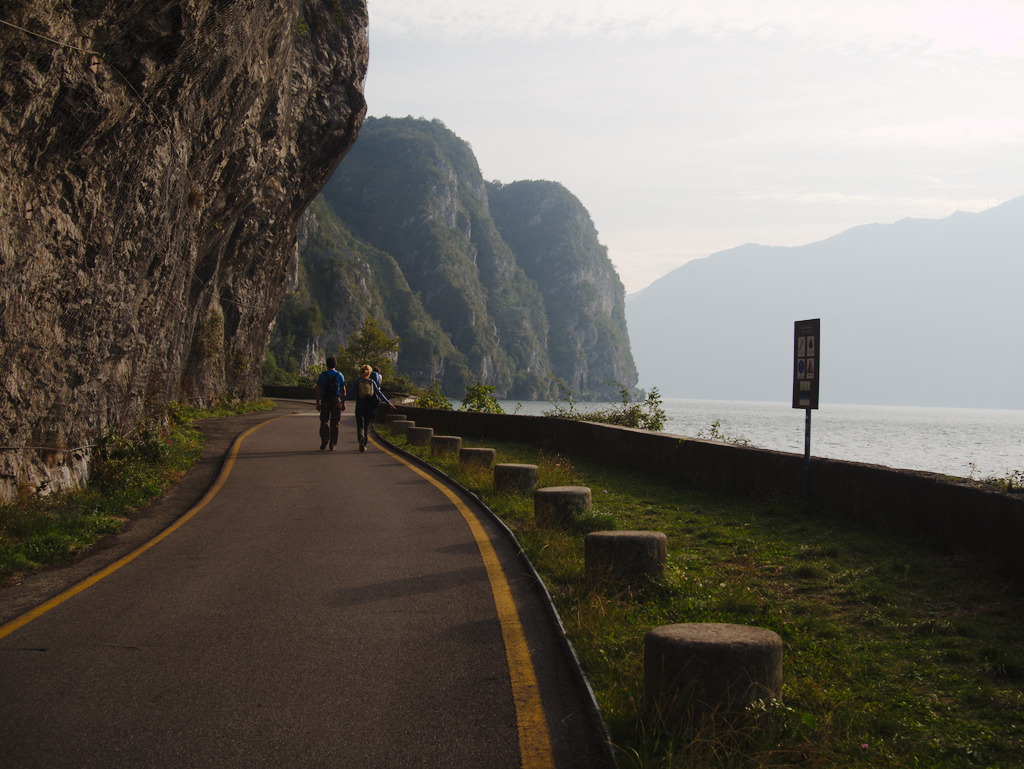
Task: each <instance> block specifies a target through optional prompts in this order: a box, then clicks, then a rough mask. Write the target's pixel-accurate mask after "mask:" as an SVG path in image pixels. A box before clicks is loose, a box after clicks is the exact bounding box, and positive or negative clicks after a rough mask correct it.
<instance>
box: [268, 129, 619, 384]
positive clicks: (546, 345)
mask: <svg viewBox="0 0 1024 769" xmlns="http://www.w3.org/2000/svg"><path fill="white" fill-rule="evenodd" d="M367 316H372V317H373V318H374V319H375V320H376V321H377V322H378V324H379V325H380V326H381V327H382V328H383V329H384V330H385V331H386V332H387V333H388V334H389V335H391V336H398V337H399V338H400V340H401V347H400V350H399V355H398V361H397V368H398V371H399V373H402V374H406V375H407V376H409V377H410V379H411V380H412V381H413V382H415V383H416V384H419V385H422V386H426V385H429V384H431V383H433V382H435V381H437V382H439V383H440V384H441V387H442V390H443V392H445V393H446V394H448V395H450V396H461V395H462V394H463V393H465V388H466V386H467V385H469V384H473V383H476V382H480V383H483V384H485V385H491V386H493V387H495V394H496V395H498V396H499V397H508V398H514V399H521V400H532V399H545V398H548V397H560V396H561V395H562V393H561V391H560V389H559V388H558V386H557V383H556V381H555V380H556V378H557V379H559V380H561V381H562V383H563V384H564V386H565V387H566V388H568V389H569V390H570V391H571V392H572V393H573V394H574V396H575V397H577V398H581V399H587V398H607V397H615V398H617V397H618V388H619V386H620V385H622V386H625V387H628V388H632V387H634V386H635V384H636V381H637V371H636V366H635V364H634V362H633V357H632V354H631V352H630V348H629V338H628V336H627V333H626V318H625V290H624V288H623V286H622V282H621V281H620V280H619V277H618V274H617V273H616V272H615V268H614V266H613V265H612V263H611V260H610V259H609V258H608V253H607V249H606V248H605V247H604V246H603V245H601V244H600V243H599V242H598V239H597V231H596V229H595V228H594V224H593V222H592V221H591V218H590V215H589V214H588V213H587V210H586V209H585V208H584V207H583V205H582V204H581V203H580V201H579V200H577V199H576V197H575V196H573V195H572V194H571V193H570V192H569V191H568V190H567V189H565V187H563V186H562V185H560V184H558V183H556V182H548V181H519V182H513V183H510V184H500V183H498V182H486V181H484V179H483V177H482V176H481V174H480V169H479V166H478V164H477V160H476V157H475V156H474V155H473V151H472V149H471V148H470V146H469V145H468V144H467V143H466V142H464V141H463V140H462V139H460V138H459V137H458V136H456V135H455V134H454V133H452V132H451V131H449V130H448V129H447V128H446V127H445V126H444V124H443V123H441V122H440V121H438V120H431V121H428V120H422V119H413V118H403V119H396V118H369V119H367V120H366V122H365V123H364V124H363V128H362V130H361V131H360V134H359V138H358V140H357V141H356V143H355V145H354V146H353V147H352V149H351V150H350V152H349V154H348V155H347V156H346V157H345V159H344V161H343V162H342V163H341V165H340V166H339V167H338V169H337V170H336V171H335V173H334V175H333V176H332V178H331V179H330V181H329V182H328V183H327V185H326V186H325V187H324V189H323V192H322V194H321V195H320V197H319V198H318V199H317V200H316V201H315V203H314V204H313V206H311V207H310V210H309V213H308V215H307V216H306V218H305V219H304V220H303V223H302V229H301V231H300V234H299V257H298V262H297V264H296V268H295V271H294V275H293V285H292V287H291V290H290V291H289V293H288V295H287V296H286V298H285V302H284V304H283V305H282V308H281V311H280V313H279V314H278V318H277V323H276V326H275V328H274V332H273V335H272V338H271V344H270V354H269V356H268V360H269V361H270V363H271V365H272V366H277V367H278V370H280V371H294V370H295V369H296V368H298V366H299V365H300V363H301V362H303V361H302V360H300V359H304V362H309V361H310V360H311V359H312V360H316V359H319V360H322V357H323V355H324V354H328V355H329V354H331V353H332V352H333V351H334V350H336V349H337V348H338V346H339V345H344V344H346V343H347V340H348V338H349V336H350V335H351V334H352V333H353V332H354V331H355V330H357V329H358V328H359V327H360V326H361V324H362V323H363V320H364V318H366V317H367Z"/></svg>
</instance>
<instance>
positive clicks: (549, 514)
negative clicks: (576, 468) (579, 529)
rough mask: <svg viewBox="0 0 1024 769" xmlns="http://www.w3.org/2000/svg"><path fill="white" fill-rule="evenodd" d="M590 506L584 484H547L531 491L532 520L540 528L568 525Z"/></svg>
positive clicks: (585, 512)
mask: <svg viewBox="0 0 1024 769" xmlns="http://www.w3.org/2000/svg"><path fill="white" fill-rule="evenodd" d="M590 508H591V497H590V489H588V488H587V487H586V486H548V487H547V488H544V489H537V490H536V491H535V492H533V520H534V522H535V523H536V524H537V525H538V526H540V527H541V528H549V527H554V526H569V525H571V524H572V523H573V522H574V521H576V520H577V519H578V518H579V517H580V516H582V515H586V514H587V513H589V512H590Z"/></svg>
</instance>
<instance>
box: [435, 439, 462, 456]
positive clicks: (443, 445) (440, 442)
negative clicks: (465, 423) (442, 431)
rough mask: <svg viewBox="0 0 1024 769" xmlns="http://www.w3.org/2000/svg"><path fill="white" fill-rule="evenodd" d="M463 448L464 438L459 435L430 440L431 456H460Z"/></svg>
mask: <svg viewBox="0 0 1024 769" xmlns="http://www.w3.org/2000/svg"><path fill="white" fill-rule="evenodd" d="M461 448H462V438H460V437H459V436H457V435H435V436H434V437H433V438H431V439H430V454H431V456H434V457H440V456H444V455H445V454H458V453H459V450H460V449H461Z"/></svg>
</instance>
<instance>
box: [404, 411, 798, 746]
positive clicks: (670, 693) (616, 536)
mask: <svg viewBox="0 0 1024 769" xmlns="http://www.w3.org/2000/svg"><path fill="white" fill-rule="evenodd" d="M388 417H389V420H388V427H389V428H390V430H391V431H392V433H394V434H397V435H404V436H405V437H406V440H408V442H409V444H410V445H413V446H429V447H430V452H431V454H432V455H434V456H440V455H444V454H448V455H451V454H457V455H458V459H459V466H460V467H462V468H468V467H476V468H484V469H487V468H493V473H494V476H493V478H494V490H495V492H498V493H515V494H531V493H532V494H533V514H534V522H535V523H536V525H537V526H538V527H541V528H558V527H563V528H564V527H568V526H571V525H572V523H573V522H575V521H576V520H578V519H579V518H580V517H582V516H585V515H587V514H588V513H590V511H591V509H592V496H591V492H590V489H589V488H587V487H586V486H551V487H547V488H538V486H539V471H538V468H537V466H536V465H526V464H496V455H497V453H496V452H495V450H494V449H487V448H463V447H462V438H460V437H458V436H451V435H434V431H433V429H432V428H429V427H417V426H416V425H415V423H414V422H411V421H409V420H407V419H406V418H405V417H404V416H401V415H398V414H394V415H388ZM667 560H668V539H667V537H666V536H665V535H664V534H663V533H661V532H657V531H595V532H591V533H589V534H587V535H586V537H585V539H584V561H585V571H586V583H587V588H588V589H589V590H595V591H601V592H605V593H613V594H622V593H631V592H635V591H639V590H642V589H643V588H644V587H647V586H649V585H651V584H655V583H657V582H658V581H659V580H660V579H661V578H662V576H663V575H664V571H665V564H666V563H667ZM643 655H644V673H643V678H644V680H643V687H644V689H643V690H644V696H643V703H644V705H643V707H644V718H645V721H646V723H648V724H649V725H651V726H652V727H654V728H658V729H664V730H668V731H684V732H692V731H694V730H696V729H701V728H709V727H710V728H731V727H734V726H735V725H736V724H737V719H738V718H741V717H742V716H743V714H744V713H745V712H746V711H748V710H749V708H750V706H751V705H753V704H754V703H755V702H757V701H767V700H771V699H776V698H778V696H779V694H780V692H781V690H782V639H781V638H780V637H779V635H778V634H777V633H774V632H772V631H770V630H766V629H765V628H760V627H751V626H747V625H733V624H725V623H707V622H694V623H681V624H675V625H664V626H662V627H656V628H654V629H652V630H650V631H649V632H648V633H647V635H646V636H645V637H644V648H643Z"/></svg>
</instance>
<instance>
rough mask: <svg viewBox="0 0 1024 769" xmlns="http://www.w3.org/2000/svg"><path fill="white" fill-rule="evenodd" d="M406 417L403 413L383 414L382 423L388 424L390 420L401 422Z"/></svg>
mask: <svg viewBox="0 0 1024 769" xmlns="http://www.w3.org/2000/svg"><path fill="white" fill-rule="evenodd" d="M408 418H409V417H407V416H406V415H405V414H385V415H384V424H386V425H390V424H391V423H392V422H403V421H405V420H407V419H408Z"/></svg>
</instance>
